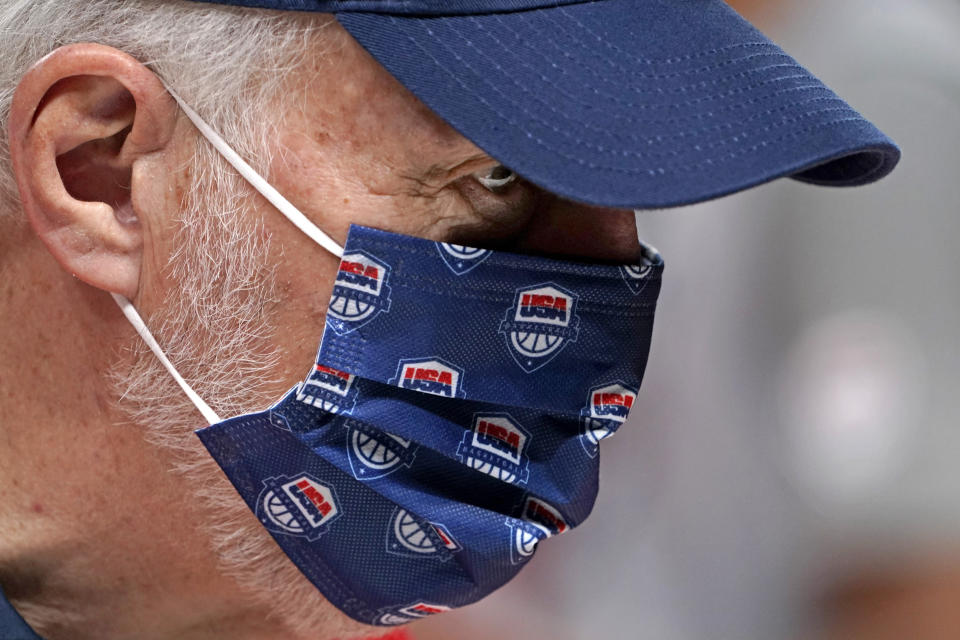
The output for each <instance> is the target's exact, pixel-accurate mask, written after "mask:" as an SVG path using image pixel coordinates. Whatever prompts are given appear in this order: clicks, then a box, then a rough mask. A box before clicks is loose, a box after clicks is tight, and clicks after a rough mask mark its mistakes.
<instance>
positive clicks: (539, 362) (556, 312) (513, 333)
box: [500, 283, 580, 373]
mask: <svg viewBox="0 0 960 640" xmlns="http://www.w3.org/2000/svg"><path fill="white" fill-rule="evenodd" d="M576 306H577V295H576V294H574V293H572V292H570V291H567V290H566V289H563V288H561V287H559V286H557V285H555V284H553V283H546V284H540V285H535V286H533V287H527V288H524V289H519V290H518V291H517V294H516V300H515V302H514V306H513V307H511V308H510V309H509V310H508V311H507V317H506V319H504V321H503V322H502V323H500V333H502V334H503V335H504V336H505V338H506V341H507V348H508V349H509V350H510V354H511V355H512V356H513V359H514V360H516V362H517V364H518V365H520V367H521V368H522V369H523V370H524V371H526V372H527V373H530V372H533V371H536V370H537V369H539V368H540V367H542V366H543V365H545V364H547V363H548V362H550V360H552V359H553V358H555V357H556V356H557V354H558V353H560V350H561V349H563V348H564V347H565V346H566V345H567V344H568V343H570V342H576V340H577V335H578V334H579V332H580V317H579V316H577V315H576Z"/></svg>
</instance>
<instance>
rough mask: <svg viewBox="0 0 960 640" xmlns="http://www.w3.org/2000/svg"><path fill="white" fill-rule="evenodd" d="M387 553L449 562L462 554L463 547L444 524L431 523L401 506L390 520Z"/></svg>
mask: <svg viewBox="0 0 960 640" xmlns="http://www.w3.org/2000/svg"><path fill="white" fill-rule="evenodd" d="M387 551H388V552H389V553H392V554H395V555H399V556H406V557H413V558H431V559H435V560H439V561H440V562H446V561H447V560H449V559H450V558H452V557H453V554H454V553H456V552H457V551H460V545H459V544H457V541H456V540H454V538H453V536H452V535H450V532H449V531H448V530H447V528H446V527H445V526H443V525H442V524H438V523H436V522H427V521H426V520H424V519H422V518H419V517H417V516H415V515H413V514H412V513H410V512H409V511H407V510H406V509H401V508H399V507H398V508H397V509H396V511H394V514H393V518H392V519H391V520H390V530H389V531H388V532H387Z"/></svg>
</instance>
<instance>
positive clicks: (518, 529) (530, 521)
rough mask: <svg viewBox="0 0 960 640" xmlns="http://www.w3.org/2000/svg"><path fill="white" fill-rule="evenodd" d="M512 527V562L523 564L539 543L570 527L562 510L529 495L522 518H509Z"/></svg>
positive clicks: (508, 523)
mask: <svg viewBox="0 0 960 640" xmlns="http://www.w3.org/2000/svg"><path fill="white" fill-rule="evenodd" d="M507 526H508V527H510V542H511V545H510V562H512V563H513V564H521V563H523V562H526V561H527V560H529V559H530V557H531V556H532V555H533V553H534V551H536V550H537V544H538V543H539V542H540V541H541V540H544V539H546V538H552V537H553V536H558V535H560V534H561V533H565V532H566V531H567V530H568V529H569V528H570V527H569V526H568V525H567V522H566V520H564V518H563V516H562V515H560V512H559V511H557V510H556V509H554V508H553V507H551V506H550V505H549V504H547V503H546V502H544V501H543V500H540V499H539V498H534V497H533V496H527V499H526V500H525V501H524V505H523V513H522V514H521V515H520V518H519V519H518V518H508V519H507Z"/></svg>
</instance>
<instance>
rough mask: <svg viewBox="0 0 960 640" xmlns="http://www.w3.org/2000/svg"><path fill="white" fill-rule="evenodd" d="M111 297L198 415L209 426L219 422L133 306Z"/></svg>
mask: <svg viewBox="0 0 960 640" xmlns="http://www.w3.org/2000/svg"><path fill="white" fill-rule="evenodd" d="M110 295H111V296H113V300H114V302H116V303H117V305H118V306H119V307H120V310H121V311H123V315H125V316H126V317H127V320H129V321H130V324H132V325H133V328H134V329H135V330H136V331H137V333H138V334H140V337H141V338H142V339H143V341H144V342H146V343H147V346H148V347H150V351H153V355H155V356H157V359H158V360H159V361H160V363H161V364H163V366H164V367H165V368H166V370H167V372H169V373H170V375H171V376H173V379H174V380H176V381H177V384H178V385H180V388H181V389H183V392H184V393H185V394H187V397H188V398H190V401H191V402H193V404H194V406H195V407H196V408H197V409H199V410H200V413H202V414H203V417H204V418H205V419H206V421H207V422H208V423H210V424H216V423H218V422H220V416H218V415H217V413H216V412H215V411H214V410H213V409H211V408H210V405H208V404H207V403H206V402H204V401H203V398H201V397H200V396H199V395H197V392H196V391H194V390H193V389H192V388H191V387H190V385H189V384H187V381H186V380H184V379H183V376H181V375H180V374H179V373H178V372H177V370H176V368H174V366H173V363H172V362H170V360H169V359H168V358H167V356H166V354H165V353H164V352H163V349H161V348H160V345H159V344H158V343H157V341H156V340H155V339H154V337H153V334H152V333H150V329H148V328H147V325H146V323H145V322H144V321H143V318H141V317H140V314H139V313H137V310H136V309H135V308H134V307H133V304H131V303H130V301H129V300H127V299H126V298H124V297H123V296H121V295H119V294H116V293H111V294H110Z"/></svg>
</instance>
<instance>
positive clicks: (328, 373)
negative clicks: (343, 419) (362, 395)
mask: <svg viewBox="0 0 960 640" xmlns="http://www.w3.org/2000/svg"><path fill="white" fill-rule="evenodd" d="M355 379H356V376H355V375H353V374H350V373H347V372H345V371H340V370H338V369H334V368H333V367H328V366H326V365H323V364H318V365H316V366H315V367H314V369H313V371H312V372H311V373H310V377H309V378H307V380H306V382H304V383H303V385H302V386H301V388H300V392H299V393H298V394H297V400H299V401H300V402H303V403H305V404H309V405H311V406H313V407H316V408H317V409H320V410H321V411H326V412H327V413H350V412H351V411H353V407H354V406H355V405H356V403H357V390H356V388H354V386H353V382H354V380H355Z"/></svg>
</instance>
